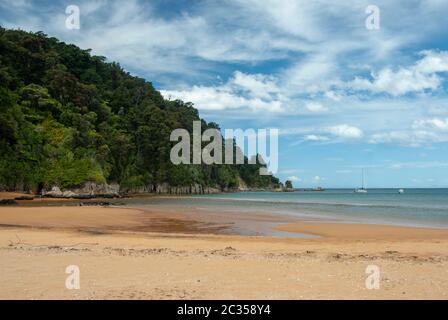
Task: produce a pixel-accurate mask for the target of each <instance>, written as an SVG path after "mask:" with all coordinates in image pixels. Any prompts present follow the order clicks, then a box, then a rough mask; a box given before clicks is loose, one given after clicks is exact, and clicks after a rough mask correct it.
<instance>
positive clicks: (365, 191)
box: [354, 169, 367, 193]
mask: <svg viewBox="0 0 448 320" xmlns="http://www.w3.org/2000/svg"><path fill="white" fill-rule="evenodd" d="M354 192H355V193H367V189H366V188H364V169H362V187H361V188H357V189H355V190H354Z"/></svg>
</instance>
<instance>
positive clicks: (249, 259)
mask: <svg viewBox="0 0 448 320" xmlns="http://www.w3.org/2000/svg"><path fill="white" fill-rule="evenodd" d="M212 216H213V218H212V219H210V220H206V215H205V214H197V215H196V214H194V212H180V211H179V209H178V208H175V207H171V208H170V207H166V206H157V205H156V206H154V207H153V208H152V209H150V210H149V211H148V210H145V211H143V210H141V209H129V208H116V207H111V208H104V207H75V206H48V207H0V225H1V226H0V268H1V269H2V270H3V272H2V273H1V275H0V280H1V281H0V282H1V283H2V288H3V290H2V291H1V293H0V298H2V299H61V298H62V299H338V298H342V299H360V298H361V299H417V298H421V299H447V297H448V292H447V291H446V288H447V286H448V230H440V229H424V228H408V227H395V226H381V225H359V224H357V225H355V224H341V223H321V222H311V221H307V222H304V221H300V222H298V221H286V220H284V221H279V220H278V218H275V217H272V216H271V217H269V216H267V215H265V214H263V215H259V216H256V217H253V219H251V220H244V219H242V217H239V218H240V219H241V220H238V219H236V220H235V221H234V223H233V224H231V223H229V222H228V221H227V222H225V221H223V220H220V218H219V217H221V215H219V214H217V213H216V212H215V214H214V215H212ZM193 218H194V219H193ZM256 221H258V223H260V225H262V226H263V225H264V226H265V227H266V226H273V228H275V229H278V230H277V231H280V232H283V231H286V232H288V233H287V235H290V234H293V233H294V232H300V233H311V234H316V235H319V236H320V237H318V238H301V237H272V236H247V235H246V236H244V235H239V234H238V233H237V232H230V231H229V230H231V231H232V230H233V231H238V229H237V228H235V224H239V223H248V224H251V225H252V224H253V223H254V222H256ZM263 223H264V224H263ZM355 231H356V232H355ZM372 264H373V265H378V266H379V267H380V268H381V279H382V280H381V288H380V290H368V289H366V287H365V279H366V277H367V275H366V273H365V269H366V267H367V266H368V265H372ZM68 265H78V266H79V267H80V270H81V289H80V290H67V289H66V288H65V286H64V283H65V278H66V277H67V274H65V268H66V266H68Z"/></svg>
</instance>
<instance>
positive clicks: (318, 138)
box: [303, 134, 330, 141]
mask: <svg viewBox="0 0 448 320" xmlns="http://www.w3.org/2000/svg"><path fill="white" fill-rule="evenodd" d="M303 138H304V139H305V140H306V141H329V140H330V138H328V137H325V136H320V135H315V134H308V135H306V136H304V137H303Z"/></svg>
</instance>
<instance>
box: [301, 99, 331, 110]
mask: <svg viewBox="0 0 448 320" xmlns="http://www.w3.org/2000/svg"><path fill="white" fill-rule="evenodd" d="M305 108H306V109H307V110H308V111H310V112H326V111H328V108H327V107H326V106H324V105H323V104H321V103H319V102H314V101H311V102H307V103H305Z"/></svg>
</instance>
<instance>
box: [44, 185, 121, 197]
mask: <svg viewBox="0 0 448 320" xmlns="http://www.w3.org/2000/svg"><path fill="white" fill-rule="evenodd" d="M119 195H120V186H119V185H118V184H116V183H112V184H107V183H101V184H97V183H95V182H86V183H84V184H83V185H82V186H81V187H79V188H72V189H68V190H61V189H60V188H59V187H57V186H54V187H52V188H51V190H50V191H46V190H42V196H43V197H50V198H78V199H88V198H96V197H103V198H113V197H118V196H119Z"/></svg>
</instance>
